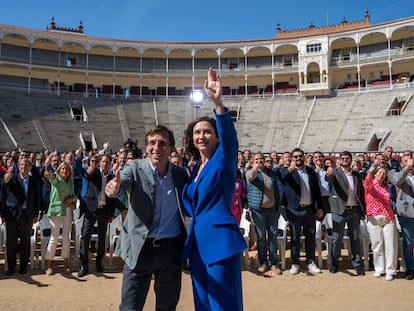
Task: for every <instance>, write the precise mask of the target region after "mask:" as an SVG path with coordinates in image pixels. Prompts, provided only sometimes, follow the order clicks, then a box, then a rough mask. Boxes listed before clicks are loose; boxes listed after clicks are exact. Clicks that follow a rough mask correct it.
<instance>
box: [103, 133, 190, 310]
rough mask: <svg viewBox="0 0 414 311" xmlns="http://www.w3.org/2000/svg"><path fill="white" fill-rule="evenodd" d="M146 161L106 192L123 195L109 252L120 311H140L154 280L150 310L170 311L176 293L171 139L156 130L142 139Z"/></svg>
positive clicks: (178, 237)
mask: <svg viewBox="0 0 414 311" xmlns="http://www.w3.org/2000/svg"><path fill="white" fill-rule="evenodd" d="M145 145H146V152H147V154H148V157H147V158H145V159H139V160H132V161H128V162H127V164H126V165H125V167H124V168H123V170H122V173H120V172H119V171H117V172H116V175H115V178H114V179H112V180H111V181H110V182H109V183H108V185H107V187H106V194H107V195H108V196H111V197H114V196H118V197H119V196H121V195H122V194H124V193H127V195H128V198H129V200H128V213H127V216H126V219H125V222H124V224H123V231H122V232H121V235H120V239H119V241H118V245H117V247H116V250H115V252H116V253H117V254H118V255H119V256H120V257H121V258H122V259H123V260H124V261H125V265H124V269H123V282H122V301H121V305H120V307H119V308H120V310H142V309H143V307H144V304H145V299H146V296H147V293H148V290H149V286H150V282H151V278H152V276H154V290H155V294H156V310H175V308H176V305H177V303H178V300H179V296H180V291H181V272H182V260H181V253H182V249H183V246H184V241H185V236H186V231H185V222H184V212H183V211H184V209H183V208H181V207H182V204H181V191H182V188H183V186H184V184H185V183H186V181H187V178H188V175H187V172H186V170H185V169H183V168H180V167H177V166H175V165H173V164H171V163H170V161H169V156H170V154H171V152H172V150H173V149H174V136H173V133H172V132H171V131H170V130H169V129H168V128H166V127H165V126H161V125H157V126H155V127H153V128H152V129H151V130H150V131H149V132H148V133H147V134H146V135H145Z"/></svg>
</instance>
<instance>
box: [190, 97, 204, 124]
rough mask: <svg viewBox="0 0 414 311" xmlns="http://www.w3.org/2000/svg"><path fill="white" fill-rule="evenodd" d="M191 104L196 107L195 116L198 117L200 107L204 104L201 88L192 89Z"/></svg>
mask: <svg viewBox="0 0 414 311" xmlns="http://www.w3.org/2000/svg"><path fill="white" fill-rule="evenodd" d="M190 100H191V106H192V107H194V108H195V109H196V118H198V117H199V114H200V108H201V107H202V106H203V105H204V102H203V100H204V93H203V92H202V91H201V90H194V91H193V92H191V94H190Z"/></svg>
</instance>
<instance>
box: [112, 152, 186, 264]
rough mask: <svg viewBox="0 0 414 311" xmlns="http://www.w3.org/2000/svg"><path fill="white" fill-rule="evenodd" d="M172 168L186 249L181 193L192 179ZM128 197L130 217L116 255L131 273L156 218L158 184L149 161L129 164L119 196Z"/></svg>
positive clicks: (123, 171)
mask: <svg viewBox="0 0 414 311" xmlns="http://www.w3.org/2000/svg"><path fill="white" fill-rule="evenodd" d="M169 165H171V166H172V167H171V174H172V178H173V182H174V187H175V192H176V199H177V203H178V206H179V211H180V215H181V217H180V219H181V225H182V233H183V246H184V240H185V221H184V208H183V205H182V202H181V192H182V189H183V187H184V184H185V183H186V182H187V179H188V175H187V172H186V170H185V169H183V168H180V167H177V166H175V165H173V164H171V163H170V164H169ZM124 193H127V195H128V213H127V216H126V218H125V221H124V223H123V230H122V232H121V234H120V238H119V241H118V244H117V247H116V250H115V253H116V254H117V255H118V256H120V257H121V258H122V259H123V260H124V261H125V263H126V264H127V265H128V267H129V268H130V269H134V268H135V266H136V264H137V261H138V257H139V254H140V252H141V249H142V246H143V245H144V242H145V239H146V237H147V235H148V231H149V228H150V226H151V223H152V221H153V216H154V199H155V180H154V175H153V171H152V169H151V166H150V159H149V158H145V159H140V160H133V161H129V162H127V164H126V165H125V167H124V169H123V170H122V173H121V187H120V191H119V193H118V196H121V195H122V194H124Z"/></svg>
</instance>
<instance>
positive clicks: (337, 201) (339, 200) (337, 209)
mask: <svg viewBox="0 0 414 311" xmlns="http://www.w3.org/2000/svg"><path fill="white" fill-rule="evenodd" d="M352 176H353V179H354V185H355V189H354V193H355V196H356V199H357V202H358V205H359V207H360V213H361V216H363V215H365V210H366V209H365V198H364V185H363V180H362V176H361V175H360V174H359V173H358V172H355V171H352ZM325 179H326V180H327V181H330V182H331V183H332V191H331V195H330V196H329V205H330V207H331V212H332V213H334V214H337V215H342V214H343V213H344V212H345V209H346V202H347V200H348V194H349V193H348V189H349V184H348V178H347V177H346V175H345V172H344V170H343V169H342V167H337V168H335V169H334V170H333V171H332V174H331V175H330V176H325Z"/></svg>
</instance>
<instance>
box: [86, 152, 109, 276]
mask: <svg viewBox="0 0 414 311" xmlns="http://www.w3.org/2000/svg"><path fill="white" fill-rule="evenodd" d="M98 159H99V158H95V160H98ZM92 164H93V163H92ZM110 164H111V158H110V157H109V156H108V155H103V156H102V157H101V158H100V160H99V168H97V167H95V166H94V165H90V166H89V167H88V169H87V171H86V178H87V179H88V187H87V190H86V194H85V196H84V197H83V203H85V204H82V206H83V212H84V213H85V217H84V220H83V226H82V241H81V246H80V260H81V267H80V269H79V272H78V276H79V277H82V276H84V275H86V274H88V273H89V258H88V250H89V241H90V239H91V235H92V229H93V227H94V225H95V222H96V221H98V249H97V254H96V272H103V267H102V259H103V257H104V255H105V239H106V230H107V227H108V221H111V220H112V218H113V215H114V209H115V199H114V198H109V197H107V196H106V195H105V187H106V184H107V183H108V182H109V181H110V180H111V179H112V178H113V177H114V175H113V174H112V173H111V172H110V170H109V167H110Z"/></svg>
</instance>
